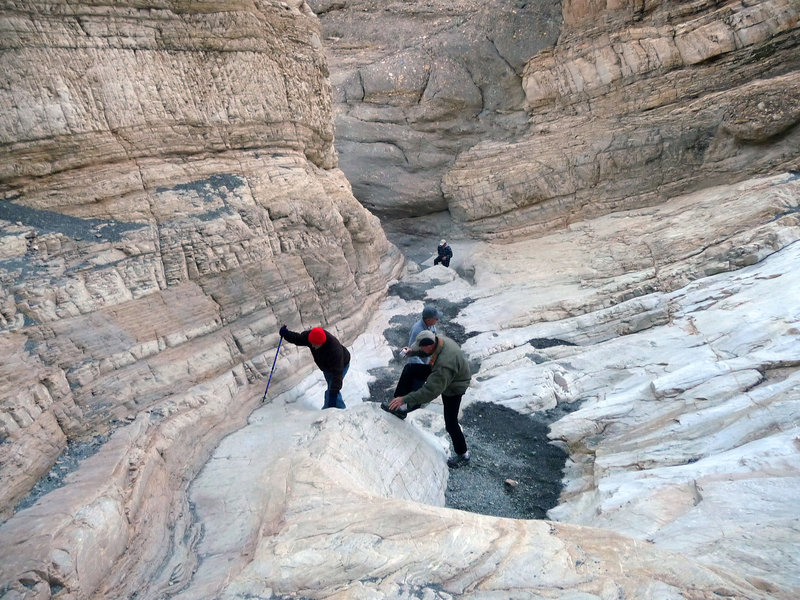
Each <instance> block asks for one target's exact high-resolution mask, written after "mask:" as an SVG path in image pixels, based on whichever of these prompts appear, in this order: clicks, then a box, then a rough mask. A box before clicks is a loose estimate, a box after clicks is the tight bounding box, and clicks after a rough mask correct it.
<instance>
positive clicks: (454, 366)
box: [403, 334, 472, 406]
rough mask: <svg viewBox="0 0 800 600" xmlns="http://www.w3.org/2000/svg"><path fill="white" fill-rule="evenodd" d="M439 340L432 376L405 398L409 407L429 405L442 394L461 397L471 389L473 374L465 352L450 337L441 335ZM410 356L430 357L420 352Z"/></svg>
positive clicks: (432, 360) (409, 354) (432, 362)
mask: <svg viewBox="0 0 800 600" xmlns="http://www.w3.org/2000/svg"><path fill="white" fill-rule="evenodd" d="M438 338H439V346H438V348H436V350H435V351H434V353H433V354H432V355H431V362H430V363H429V364H431V374H430V375H429V376H428V379H426V380H425V385H423V386H422V387H421V388H419V389H418V390H415V391H413V392H411V393H409V394H406V395H405V396H403V401H404V402H405V403H406V404H407V405H409V406H419V405H421V404H427V403H428V402H431V401H432V400H433V399H434V398H436V397H437V396H439V395H440V394H443V395H445V396H460V395H462V394H463V393H464V392H466V391H467V388H468V387H469V380H470V378H471V377H472V373H470V370H469V363H468V362H467V357H466V356H465V355H464V352H463V351H462V350H461V348H459V347H458V344H456V343H455V342H454V341H453V340H451V339H450V338H449V337H447V336H444V335H441V334H440V335H439V336H438ZM408 356H422V357H426V356H428V355H427V354H425V353H424V352H422V351H419V352H409V353H408Z"/></svg>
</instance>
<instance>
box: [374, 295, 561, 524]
mask: <svg viewBox="0 0 800 600" xmlns="http://www.w3.org/2000/svg"><path fill="white" fill-rule="evenodd" d="M389 294H390V295H395V296H399V297H401V298H403V299H404V300H425V290H424V289H423V288H421V287H419V286H415V285H413V284H406V283H400V284H395V285H394V286H392V287H391V288H390V290H389ZM468 303H469V302H467V303H466V304H468ZM464 305H465V303H461V304H456V303H451V302H446V301H442V300H437V302H436V307H437V308H438V309H439V310H440V311H441V312H442V317H443V318H442V320H441V321H440V324H439V326H440V329H441V331H442V332H444V333H445V334H446V335H447V336H448V337H451V338H452V339H454V340H456V341H457V342H458V343H459V344H463V343H464V342H465V341H466V340H467V339H468V338H469V337H470V336H471V334H470V333H467V332H465V331H464V328H463V327H461V326H459V325H458V324H457V323H455V322H453V321H452V319H453V318H454V317H456V316H457V314H458V312H459V310H461V309H462V308H463V307H464ZM418 318H419V317H418V316H416V315H410V316H409V315H402V316H398V317H395V318H394V319H393V320H392V321H391V323H392V326H391V327H390V328H389V329H387V330H386V331H384V336H385V337H386V339H387V341H388V342H389V344H390V345H391V346H392V347H394V348H401V347H403V346H405V345H406V344H407V343H408V332H409V330H410V329H411V327H412V326H413V324H414V322H415V321H416V320H417V319H418ZM531 343H532V345H534V346H535V347H541V346H547V345H553V344H556V343H559V341H558V340H532V341H531ZM403 365H404V361H403V359H400V358H395V359H394V360H392V362H391V363H390V364H389V366H388V367H386V368H380V369H375V370H373V371H372V372H371V374H372V375H373V376H375V380H374V381H373V382H372V383H371V384H370V392H371V399H372V400H373V401H374V402H384V401H389V400H391V398H392V396H393V391H394V386H395V385H396V383H397V380H398V378H399V376H400V372H401V371H402V368H403ZM479 367H480V365H479V364H477V363H475V364H472V371H473V373H476V372H477V371H478V369H479ZM435 402H436V404H437V405H438V404H440V403H441V401H440V400H436V401H435ZM573 408H574V407H573ZM556 413H557V411H554V412H549V413H541V414H536V415H524V414H521V413H519V412H517V411H514V410H512V409H510V408H507V407H504V406H500V405H495V404H491V403H484V402H477V403H473V404H470V405H468V406H464V407H463V409H462V415H461V419H460V423H461V426H462V428H463V430H464V434H465V436H466V438H467V444H468V445H469V449H470V455H471V457H472V460H471V462H470V464H469V465H468V466H466V467H463V468H461V469H456V470H451V471H450V478H449V480H448V485H447V492H446V495H445V499H446V506H448V507H450V508H457V509H460V510H466V511H470V512H474V513H479V514H484V515H493V516H497V517H509V518H514V519H544V518H546V513H547V511H548V510H549V509H550V508H552V507H554V506H555V505H556V504H557V502H558V496H559V494H560V492H561V479H562V477H563V473H562V470H563V467H564V463H565V461H566V458H567V454H566V453H565V452H564V451H563V450H561V449H560V448H558V447H556V446H554V445H553V444H552V443H550V440H549V439H548V437H547V433H548V431H549V425H550V423H552V422H553V421H554V420H555V419H557V418H558V414H556ZM442 435H444V436H446V434H445V433H444V432H442Z"/></svg>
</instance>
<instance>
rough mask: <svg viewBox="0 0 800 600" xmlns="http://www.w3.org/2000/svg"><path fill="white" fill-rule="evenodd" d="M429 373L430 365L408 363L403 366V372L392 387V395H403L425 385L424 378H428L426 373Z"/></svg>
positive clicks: (396, 396)
mask: <svg viewBox="0 0 800 600" xmlns="http://www.w3.org/2000/svg"><path fill="white" fill-rule="evenodd" d="M430 374H431V367H430V365H423V364H420V363H408V364H407V365H406V366H405V367H403V372H402V373H400V379H399V380H398V382H397V386H396V387H395V388H394V397H395V398H398V397H400V396H405V395H406V394H410V393H411V392H413V391H414V390H418V389H419V388H421V387H422V386H423V385H425V380H426V379H428V375H430ZM416 408H419V407H416Z"/></svg>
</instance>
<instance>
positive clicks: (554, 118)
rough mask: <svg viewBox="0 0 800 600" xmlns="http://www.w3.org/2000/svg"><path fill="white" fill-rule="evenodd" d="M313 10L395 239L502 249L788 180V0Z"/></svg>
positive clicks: (798, 103)
mask: <svg viewBox="0 0 800 600" xmlns="http://www.w3.org/2000/svg"><path fill="white" fill-rule="evenodd" d="M311 5H312V8H314V9H315V10H316V11H317V12H318V13H319V14H320V18H321V21H322V24H323V30H324V32H325V36H326V41H327V42H328V51H327V52H328V55H329V57H330V65H331V73H332V81H333V84H334V97H335V99H336V104H337V116H336V132H337V133H336V135H337V148H338V150H339V153H340V161H341V165H342V168H343V170H344V171H345V173H346V174H347V176H348V178H349V179H350V180H351V181H352V182H353V186H354V191H355V194H356V196H357V197H358V198H359V200H360V201H361V202H362V203H364V204H365V205H366V206H368V207H370V208H371V209H373V210H374V211H375V212H377V213H378V214H380V215H382V216H383V217H385V219H384V221H385V227H386V228H387V230H388V231H390V233H392V232H394V233H392V235H395V236H398V235H399V234H398V233H397V232H398V231H404V232H406V233H408V232H410V233H415V234H417V235H420V236H429V237H431V238H433V239H434V240H435V239H438V238H439V237H441V236H442V235H446V236H447V237H448V238H455V237H466V238H476V237H477V238H482V239H492V240H497V241H511V240H513V239H519V238H521V237H532V236H536V235H540V234H542V233H544V232H548V231H553V230H555V229H558V228H561V227H564V226H565V225H568V224H569V223H573V222H575V221H578V220H582V219H584V218H590V217H592V216H596V215H602V214H607V213H609V212H612V211H614V210H624V209H630V208H636V207H643V206H652V205H656V204H658V203H661V202H664V201H665V200H666V199H667V198H671V197H673V196H675V195H677V194H681V193H687V192H691V191H696V190H699V189H702V188H704V187H706V186H708V185H715V184H722V183H730V182H735V181H741V180H743V179H746V178H748V177H751V176H753V175H756V174H770V173H775V172H779V171H783V170H789V169H798V168H800V162H799V161H800V154H799V153H798V148H800V138H799V137H798V136H800V129H799V128H798V123H799V122H800V112H798V111H800V100H799V99H798V95H797V89H798V88H799V87H800V81H799V80H798V77H800V76H799V75H798V72H799V71H798V69H800V62H798V57H799V56H800V53H798V52H797V48H798V35H799V34H798V32H800V28H799V27H798V22H799V21H798V19H800V9H798V7H797V3H796V2H793V1H791V0H765V1H763V2H756V3H748V2H741V1H739V0H729V1H726V2H722V3H720V2H711V1H703V2H694V3H690V4H687V3H679V4H675V3H671V2H648V3H647V4H646V5H644V4H642V3H641V2H633V1H630V2H614V3H607V2H589V1H583V0H573V1H569V2H564V3H563V4H562V5H561V6H558V5H557V4H554V3H551V2H538V3H533V2H525V3H520V2H494V3H491V6H489V5H488V4H486V3H480V2H466V3H463V2H460V3H458V5H457V6H455V5H453V3H451V2H435V1H434V2H426V3H424V5H420V4H419V3H414V4H412V5H410V4H408V3H402V5H401V4H400V3H388V4H386V5H382V6H383V10H380V11H379V10H373V3H371V2H368V1H363V2H362V1H356V2H347V3H333V4H332V3H330V2H324V3H311ZM500 32H504V34H501V33H500ZM512 47H513V48H516V49H517V50H516V52H510V51H509V50H508V49H509V48H512ZM442 82H444V83H442ZM520 90H522V91H523V92H524V98H520ZM442 104H446V105H447V111H446V112H443V113H442V114H439V113H436V112H435V111H434V107H436V108H438V107H440V106H441V105H442ZM431 111H433V112H431ZM442 211H447V213H446V214H442ZM397 239H398V241H399V240H400V238H399V237H398V238H397Z"/></svg>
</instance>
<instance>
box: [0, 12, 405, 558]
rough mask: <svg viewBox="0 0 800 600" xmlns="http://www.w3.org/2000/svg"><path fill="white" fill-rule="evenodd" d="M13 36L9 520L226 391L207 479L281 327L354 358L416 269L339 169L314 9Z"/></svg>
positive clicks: (116, 20) (72, 20)
mask: <svg viewBox="0 0 800 600" xmlns="http://www.w3.org/2000/svg"><path fill="white" fill-rule="evenodd" d="M0 18H1V19H2V28H3V31H4V33H3V75H2V78H3V82H4V85H3V86H2V89H1V90H0V96H1V97H2V104H3V106H5V107H7V110H4V111H3V114H2V115H0V136H2V137H1V138H0V142H2V144H0V153H1V154H2V158H0V165H2V171H1V172H0V186H1V187H0V189H2V193H3V199H2V200H0V240H2V241H0V296H2V305H0V329H2V334H1V335H0V353H1V354H2V356H3V360H2V361H1V362H2V364H0V381H2V390H0V406H2V411H1V415H0V419H2V421H0V434H1V435H2V442H3V443H2V445H0V459H1V460H0V465H1V467H0V468H1V469H2V478H3V485H2V486H0V516H2V517H4V518H5V517H8V516H10V515H11V514H12V512H13V509H14V506H15V504H16V503H17V502H18V501H19V500H20V499H21V498H22V497H23V496H24V495H25V494H26V493H27V492H28V491H29V490H30V489H31V487H32V486H33V484H34V483H35V482H36V481H37V480H38V479H39V478H40V477H42V475H43V474H44V473H46V472H47V470H48V469H49V468H50V466H51V465H53V463H54V461H55V460H56V458H57V457H58V455H59V453H60V452H61V451H62V450H63V449H64V447H65V444H66V443H67V441H68V440H76V439H82V438H86V437H91V436H93V435H96V434H97V433H103V432H108V431H110V430H113V429H114V428H116V427H117V426H119V425H120V424H121V423H127V422H128V421H130V420H134V419H138V418H144V417H143V415H147V414H149V415H150V417H148V418H145V420H146V421H148V422H150V423H151V424H152V425H153V427H155V428H158V425H156V424H155V422H156V421H158V420H159V419H160V418H162V417H164V418H165V417H166V414H167V412H169V411H166V409H165V408H164V405H163V402H164V401H165V398H176V397H184V395H186V394H187V390H189V389H191V388H193V387H194V386H196V385H201V386H210V388H209V389H218V391H219V392H220V397H219V398H215V399H214V402H217V403H218V404H217V405H216V406H215V408H214V409H213V411H215V414H214V415H213V416H212V415H206V416H205V417H202V418H201V420H200V421H194V419H195V417H190V418H189V420H192V421H193V423H192V424H191V425H190V427H198V428H199V430H197V431H195V432H194V435H199V436H200V437H199V438H198V440H193V441H192V443H191V444H190V447H191V446H195V445H196V447H197V449H196V450H189V451H187V455H186V456H184V457H183V458H185V459H188V463H189V464H191V463H192V461H193V460H194V458H193V454H195V453H197V455H198V457H199V456H202V455H203V453H204V452H206V450H204V449H203V444H200V443H199V440H200V439H202V438H203V437H204V436H205V435H207V434H208V431H210V430H213V428H215V427H219V428H221V430H220V431H219V432H216V433H215V434H213V435H211V437H210V438H209V439H208V440H207V441H210V442H211V443H212V445H213V440H214V439H215V436H216V438H218V437H219V436H221V435H222V433H223V432H224V431H225V430H226V429H227V428H230V427H233V426H234V425H233V423H234V422H235V421H236V419H237V418H238V419H241V418H242V417H243V416H244V415H245V414H246V413H247V412H249V409H252V406H253V405H254V402H253V399H252V398H250V399H248V400H247V401H246V402H244V404H241V403H240V405H237V406H236V407H235V409H233V410H231V411H230V414H226V412H227V411H228V410H229V409H228V408H226V406H225V402H224V401H225V400H226V399H227V400H230V399H231V398H233V397H234V396H236V394H237V390H240V389H244V388H246V387H247V386H248V385H249V384H251V383H253V382H257V381H259V380H260V379H261V377H262V376H264V375H266V374H267V373H268V372H269V369H270V366H271V358H272V356H271V355H272V354H274V351H275V347H276V345H277V342H278V335H277V330H278V328H279V327H280V325H281V323H284V322H285V323H288V324H289V325H290V326H293V327H295V328H302V327H303V326H309V327H310V326H313V325H317V324H323V325H327V326H330V327H331V328H332V329H334V330H335V331H336V332H337V334H339V335H340V336H341V337H342V339H344V340H352V338H353V337H354V336H355V334H356V333H358V332H359V331H360V330H361V329H362V327H363V324H364V323H365V322H366V319H367V317H368V314H369V312H370V309H371V308H372V307H373V306H374V305H375V304H376V303H377V302H378V301H379V300H380V299H381V298H382V296H383V294H384V292H385V289H386V284H387V282H388V280H389V279H390V278H391V276H392V273H393V272H395V271H396V270H397V269H398V268H399V267H400V265H401V260H402V259H401V257H400V255H399V253H398V252H397V251H396V250H395V249H394V248H393V247H392V246H391V245H390V244H389V243H388V242H387V240H386V238H385V236H384V234H383V232H382V230H381V227H380V224H379V223H378V221H377V219H376V218H375V217H374V216H372V215H371V214H369V213H368V212H367V211H365V210H364V209H363V208H362V207H361V205H360V204H359V203H358V202H357V201H356V200H355V198H354V197H353V195H352V193H351V190H350V186H349V184H348V182H347V180H346V179H345V178H344V176H343V174H342V173H341V171H339V170H338V169H336V168H335V165H336V155H335V152H334V149H333V146H332V136H333V128H332V118H331V103H330V87H329V83H328V79H327V77H326V74H327V71H326V66H325V58H324V56H323V55H322V54H321V50H320V44H319V24H318V21H317V20H316V18H315V17H314V15H313V14H311V13H310V11H309V10H308V8H307V7H306V6H305V5H304V4H303V3H302V2H293V3H291V6H290V5H289V4H286V3H270V2H265V3H259V4H257V5H248V6H245V5H242V4H240V3H236V2H220V3H217V4H216V5H215V7H214V8H213V10H206V9H204V8H202V7H200V6H192V5H184V4H183V3H180V2H177V3H166V4H164V5H158V6H155V5H154V6H151V7H147V6H138V5H130V6H129V5H126V4H117V5H114V6H102V7H101V6H96V5H94V4H92V3H72V4H66V3H64V4H58V3H57V4H55V5H53V6H52V7H50V8H48V7H45V6H44V5H38V4H31V5H28V6H26V7H24V8H18V9H12V7H6V8H5V9H4V10H3V12H2V15H1V16H0ZM304 358H305V357H301V356H300V355H299V354H297V355H296V356H295V357H294V359H293V360H292V361H290V364H284V365H282V369H281V372H280V373H279V379H281V378H283V376H285V375H288V374H289V373H291V372H292V370H293V369H298V368H299V365H300V364H301V362H300V361H301V360H302V359H304ZM302 365H303V367H304V368H305V367H306V366H307V361H305V360H302ZM284 385H286V384H284ZM223 390H224V391H223ZM188 395H189V396H192V394H191V393H189V394H188ZM169 402H171V403H172V404H171V406H173V408H171V409H169V410H170V411H171V410H178V411H182V410H187V409H188V407H187V406H182V407H181V408H174V407H175V406H180V405H181V403H182V401H180V400H179V401H173V400H170V401H169ZM187 402H189V403H190V404H191V403H192V402H195V403H196V402H200V401H199V400H197V399H194V400H187ZM165 411H166V412H165ZM158 415H160V416H158ZM150 418H152V420H150ZM231 419H232V420H231ZM142 435H145V436H146V435H148V434H144V433H143V434H142ZM133 443H141V440H135V441H134V442H133ZM147 443H149V442H147ZM147 443H145V445H147ZM185 466H187V465H184V464H180V465H172V467H173V468H177V469H178V470H179V471H183V469H184V468H185ZM175 475H176V472H174V471H173V472H172V473H171V474H170V473H165V476H166V477H170V476H175ZM181 476H182V475H179V476H178V477H179V478H180V477H181ZM124 495H126V494H125V493H123V496H124ZM164 508H165V507H162V508H161V509H160V510H162V511H163V509H164ZM131 518H132V519H133V517H131ZM114 555H115V553H114V552H110V554H109V559H110V560H113V557H114Z"/></svg>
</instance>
